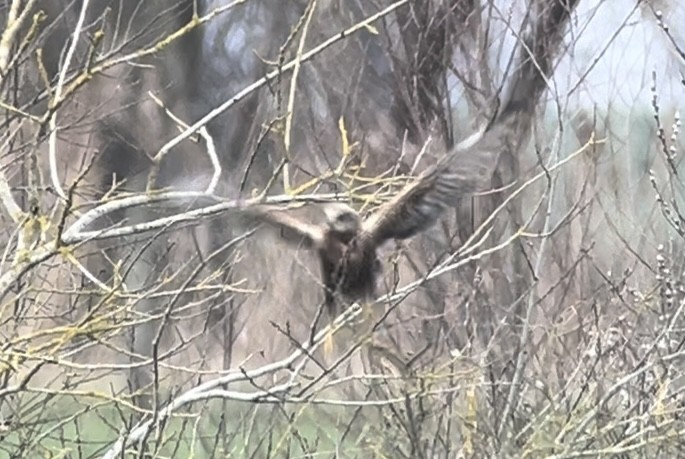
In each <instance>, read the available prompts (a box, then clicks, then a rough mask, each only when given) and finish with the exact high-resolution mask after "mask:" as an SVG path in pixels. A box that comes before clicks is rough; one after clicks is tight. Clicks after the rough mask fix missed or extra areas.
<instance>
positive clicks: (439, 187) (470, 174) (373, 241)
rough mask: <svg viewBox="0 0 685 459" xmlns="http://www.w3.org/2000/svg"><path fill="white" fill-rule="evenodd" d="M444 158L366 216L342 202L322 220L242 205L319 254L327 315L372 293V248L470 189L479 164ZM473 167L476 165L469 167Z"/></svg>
mask: <svg viewBox="0 0 685 459" xmlns="http://www.w3.org/2000/svg"><path fill="white" fill-rule="evenodd" d="M449 159H450V158H444V159H443V160H442V161H440V162H439V163H438V164H436V165H434V166H432V167H431V168H429V169H427V170H426V171H425V172H424V173H423V174H421V175H420V176H419V177H417V179H416V180H414V181H413V183H410V184H408V185H407V186H405V187H404V189H402V190H401V191H400V192H399V193H397V194H396V195H395V196H394V197H393V198H392V199H390V200H389V201H388V202H386V203H384V204H382V205H381V206H379V208H378V209H377V210H376V211H375V212H373V213H372V214H371V215H370V216H368V217H367V218H366V219H364V220H362V218H361V217H360V215H359V214H358V213H357V212H356V211H355V210H354V209H352V208H351V207H349V206H347V205H344V204H341V203H331V204H328V205H325V206H324V208H323V210H324V213H325V216H326V224H325V225H314V224H311V223H308V222H305V221H301V220H300V219H299V218H296V217H294V216H292V215H290V214H288V212H287V211H285V210H278V209H277V208H274V207H273V206H267V205H257V206H252V207H248V208H246V210H245V211H246V213H247V214H248V215H250V216H251V220H253V221H255V222H260V223H262V224H265V225H266V226H267V227H271V228H272V229H274V230H277V231H278V232H279V233H280V236H281V237H282V238H283V239H284V240H285V241H287V242H288V243H290V244H293V245H299V246H300V247H304V248H306V249H309V250H312V251H315V252H316V253H317V254H318V257H319V259H320V264H321V275H322V280H323V286H324V288H325V304H326V307H327V309H328V313H329V315H330V317H331V318H334V317H335V316H336V315H337V311H336V309H337V307H336V303H337V301H336V300H340V299H344V300H348V301H357V300H368V299H371V298H373V297H374V296H375V285H376V277H377V276H378V274H379V273H380V272H381V266H380V261H379V260H378V257H377V255H376V250H377V248H378V247H379V246H380V245H381V244H383V243H384V242H386V241H388V240H390V239H407V238H409V237H412V236H414V235H416V234H417V233H419V232H421V231H423V230H425V229H427V228H429V227H430V226H432V225H433V224H434V223H435V222H436V221H437V220H438V218H439V217H440V216H441V214H442V212H443V211H444V210H445V208H447V207H448V206H449V205H450V204H453V203H454V201H455V200H456V199H457V198H459V197H461V196H463V195H465V194H466V193H469V192H473V191H474V189H475V188H476V186H477V182H478V181H479V179H480V178H481V177H480V176H482V167H481V168H480V169H481V170H479V167H478V166H482V164H481V165H478V164H473V162H472V161H469V160H468V159H467V160H466V161H464V162H463V163H460V164H459V165H458V166H455V164H454V161H448V160H449ZM474 166H475V167H474Z"/></svg>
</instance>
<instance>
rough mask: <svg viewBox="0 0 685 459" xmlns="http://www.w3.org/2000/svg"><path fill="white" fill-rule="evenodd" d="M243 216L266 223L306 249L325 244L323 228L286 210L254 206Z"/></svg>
mask: <svg viewBox="0 0 685 459" xmlns="http://www.w3.org/2000/svg"><path fill="white" fill-rule="evenodd" d="M242 216H243V220H244V221H246V222H251V223H253V224H263V225H265V226H266V227H267V228H268V229H271V230H272V231H274V232H276V234H277V235H278V236H280V237H281V238H282V239H283V240H284V241H286V242H288V243H289V244H292V245H297V246H301V247H304V248H306V249H318V248H320V247H321V246H322V245H323V241H324V229H323V228H321V227H320V226H317V225H312V224H310V223H307V222H303V221H302V220H300V219H298V218H295V217H293V216H291V215H288V214H287V213H286V212H285V211H281V210H277V209H275V208H273V207H269V206H253V207H250V208H248V209H246V210H244V211H243V212H242Z"/></svg>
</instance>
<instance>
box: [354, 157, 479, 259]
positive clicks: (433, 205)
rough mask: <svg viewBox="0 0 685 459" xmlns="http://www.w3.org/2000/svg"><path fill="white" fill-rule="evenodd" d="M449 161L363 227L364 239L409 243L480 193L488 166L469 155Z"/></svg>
mask: <svg viewBox="0 0 685 459" xmlns="http://www.w3.org/2000/svg"><path fill="white" fill-rule="evenodd" d="M460 156H461V158H454V157H451V158H449V157H448V158H445V159H444V160H443V161H441V162H439V163H438V164H436V165H434V166H432V167H430V168H429V169H427V170H426V171H425V172H424V173H423V174H421V175H420V176H419V177H418V178H417V179H416V181H414V182H413V183H411V184H409V185H407V186H406V187H405V188H404V189H403V190H401V191H400V192H399V193H398V194H397V195H396V196H395V197H393V198H392V199H391V200H390V201H388V202H387V203H385V204H383V205H381V206H380V208H379V209H378V210H376V211H375V212H374V213H373V214H372V215H371V216H370V217H368V218H367V219H366V220H365V221H364V223H363V224H362V235H363V237H364V238H365V239H366V240H367V241H369V242H371V243H373V244H375V245H378V244H381V243H382V242H384V241H386V240H388V239H406V238H409V237H411V236H413V235H415V234H417V233H419V232H421V231H423V230H425V229H428V228H429V227H430V226H432V225H433V224H434V223H435V222H436V221H437V220H438V218H439V217H440V216H441V215H442V213H443V211H444V210H445V208H446V207H448V206H450V205H454V204H455V202H456V200H457V199H458V198H460V197H462V196H466V195H468V194H470V193H473V192H475V191H477V189H478V188H479V186H480V185H481V184H482V182H483V179H484V178H485V177H486V176H487V167H486V166H487V165H486V164H478V160H477V159H476V158H474V157H469V156H468V155H464V154H462V155H460Z"/></svg>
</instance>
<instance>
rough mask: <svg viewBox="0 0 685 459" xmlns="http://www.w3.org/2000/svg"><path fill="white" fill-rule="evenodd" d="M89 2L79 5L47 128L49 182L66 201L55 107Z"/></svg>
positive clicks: (88, 0) (84, 1) (62, 88)
mask: <svg viewBox="0 0 685 459" xmlns="http://www.w3.org/2000/svg"><path fill="white" fill-rule="evenodd" d="M89 2H90V0H83V4H82V5H81V12H80V14H79V17H78V21H77V22H76V27H75V28H74V36H73V38H72V39H71V43H70V45H69V49H68V50H67V55H66V57H65V59H64V63H63V64H62V69H61V70H60V72H59V78H58V79H57V86H56V87H55V95H54V99H53V101H52V104H51V105H52V107H53V110H54V111H53V113H52V116H50V122H49V125H48V126H49V128H50V137H49V138H48V157H49V161H50V180H51V181H52V186H53V188H54V189H55V192H56V193H57V194H58V195H59V197H60V198H62V199H65V200H66V199H67V195H66V194H65V193H64V189H63V188H62V184H61V183H60V180H59V173H58V172H57V107H58V106H59V103H60V98H61V97H62V91H63V90H64V82H65V81H66V79H67V73H68V72H69V67H70V66H71V60H72V59H73V57H74V52H75V51H76V45H77V44H78V40H79V37H80V35H81V30H82V29H83V23H84V21H85V19H86V10H87V9H88V3H89Z"/></svg>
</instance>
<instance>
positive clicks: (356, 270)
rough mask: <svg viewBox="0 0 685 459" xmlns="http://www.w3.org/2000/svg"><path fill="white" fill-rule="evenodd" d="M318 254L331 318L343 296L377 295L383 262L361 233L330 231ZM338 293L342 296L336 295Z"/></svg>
mask: <svg viewBox="0 0 685 459" xmlns="http://www.w3.org/2000/svg"><path fill="white" fill-rule="evenodd" d="M318 254H319V258H320V260H321V276H322V280H323V285H324V288H325V298H326V300H325V301H326V307H327V309H328V312H329V314H330V315H331V316H332V317H334V316H335V315H336V312H337V311H336V309H337V308H336V306H335V305H336V303H337V302H338V301H340V300H341V299H342V300H355V299H368V298H370V297H372V296H373V295H374V293H375V291H376V276H377V275H378V274H379V273H380V270H381V269H380V261H379V260H378V256H377V255H376V248H375V247H372V246H370V245H369V244H367V243H365V239H364V238H363V237H362V235H361V234H359V233H358V232H357V233H336V232H335V231H329V232H327V233H326V234H325V235H324V242H323V245H322V246H321V248H319V250H318ZM338 293H339V294H340V296H341V297H342V298H336V294H338Z"/></svg>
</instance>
